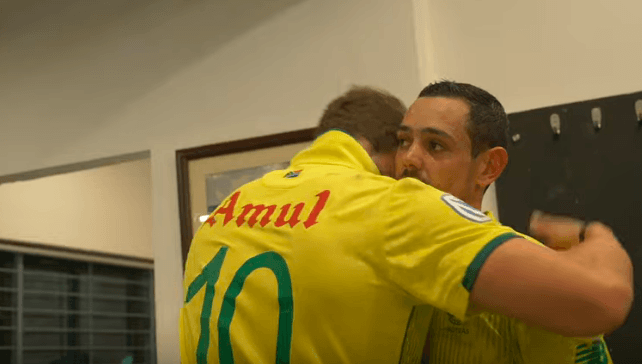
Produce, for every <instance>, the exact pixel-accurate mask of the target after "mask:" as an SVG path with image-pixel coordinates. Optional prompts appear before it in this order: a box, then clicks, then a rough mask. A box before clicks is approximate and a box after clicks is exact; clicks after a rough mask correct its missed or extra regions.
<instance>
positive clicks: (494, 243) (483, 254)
mask: <svg viewBox="0 0 642 364" xmlns="http://www.w3.org/2000/svg"><path fill="white" fill-rule="evenodd" d="M519 237H520V236H519V235H517V234H515V233H505V234H502V235H500V236H498V237H496V238H495V239H493V240H491V241H490V242H489V243H488V244H486V246H484V247H483V248H482V250H480V251H479V253H477V255H476V256H475V259H473V261H472V262H471V263H470V265H469V266H468V269H466V275H465V276H464V279H463V280H462V282H461V283H462V284H463V286H464V288H466V290H467V291H468V292H470V291H472V289H473V284H475V281H476V280H477V274H479V269H481V267H482V265H484V263H485V262H486V259H488V256H489V255H490V253H492V252H493V250H495V248H497V247H498V246H500V245H502V244H503V243H505V242H506V241H508V240H510V239H513V238H519Z"/></svg>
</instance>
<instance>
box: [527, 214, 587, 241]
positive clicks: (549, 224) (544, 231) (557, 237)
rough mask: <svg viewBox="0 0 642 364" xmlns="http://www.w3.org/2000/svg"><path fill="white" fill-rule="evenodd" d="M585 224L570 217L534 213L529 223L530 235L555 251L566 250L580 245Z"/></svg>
mask: <svg viewBox="0 0 642 364" xmlns="http://www.w3.org/2000/svg"><path fill="white" fill-rule="evenodd" d="M584 227H585V222H584V221H582V220H579V219H574V218H570V217H563V216H556V215H549V214H544V213H542V212H541V211H534V212H533V214H532V215H531V219H530V222H529V227H528V230H529V234H530V235H531V236H532V237H534V238H536V239H537V240H539V241H540V242H542V243H544V244H545V245H546V246H548V247H549V248H552V249H555V250H566V249H570V248H571V247H572V246H575V245H577V244H579V243H580V242H581V241H580V233H581V232H582V230H583V229H584Z"/></svg>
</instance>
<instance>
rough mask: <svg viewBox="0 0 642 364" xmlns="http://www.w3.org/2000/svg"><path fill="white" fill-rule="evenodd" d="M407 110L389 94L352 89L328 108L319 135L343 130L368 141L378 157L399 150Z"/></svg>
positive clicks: (362, 88) (370, 88) (322, 117)
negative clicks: (398, 137)
mask: <svg viewBox="0 0 642 364" xmlns="http://www.w3.org/2000/svg"><path fill="white" fill-rule="evenodd" d="M406 110H407V109H406V106H405V105H404V104H403V102H401V100H399V99H398V98H396V97H395V96H393V95H391V94H390V93H388V92H386V91H383V90H378V89H375V88H372V87H366V86H353V87H352V88H351V89H350V90H348V92H346V93H345V94H343V95H341V96H339V97H337V98H336V99H334V100H332V101H331V102H330V103H329V104H328V106H326V108H325V110H324V112H323V115H322V116H321V120H320V121H319V126H318V127H317V135H321V134H323V133H325V132H326V131H328V130H331V129H340V130H343V131H345V132H346V133H348V134H350V135H352V136H353V137H363V138H365V139H366V140H368V141H369V142H370V143H371V144H372V146H373V148H374V150H375V151H376V152H378V153H388V152H393V151H395V150H396V148H397V130H398V129H399V125H401V122H402V121H403V117H404V115H405V114H406Z"/></svg>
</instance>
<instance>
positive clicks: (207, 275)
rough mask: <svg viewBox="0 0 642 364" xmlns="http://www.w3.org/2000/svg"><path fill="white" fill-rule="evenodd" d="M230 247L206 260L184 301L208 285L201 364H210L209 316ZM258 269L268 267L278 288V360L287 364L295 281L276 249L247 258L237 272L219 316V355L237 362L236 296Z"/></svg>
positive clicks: (198, 358)
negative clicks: (232, 330)
mask: <svg viewBox="0 0 642 364" xmlns="http://www.w3.org/2000/svg"><path fill="white" fill-rule="evenodd" d="M227 249H228V248H227V247H223V248H221V249H220V250H219V251H218V253H216V255H215V256H214V258H212V260H211V261H210V262H209V263H207V265H206V266H205V268H203V271H202V272H201V274H199V275H198V276H197V277H196V278H195V279H194V281H192V283H191V284H190V285H189V287H188V289H187V297H185V303H187V302H189V301H190V300H191V299H192V298H193V297H194V296H195V295H196V293H198V292H199V291H200V290H201V288H203V286H206V288H205V299H204V300H203V309H202V310H201V336H200V338H199V340H198V348H197V350H196V361H197V363H198V364H207V351H208V348H209V345H210V316H211V314H212V302H213V301H214V293H215V290H214V286H215V285H216V281H218V277H219V274H220V272H221V266H222V265H223V260H225V254H227ZM259 268H268V269H270V270H271V271H272V273H274V276H275V277H276V282H277V284H278V291H279V331H278V336H277V339H276V362H277V363H278V364H282V363H283V364H285V363H289V362H290V347H291V345H292V319H293V315H294V308H293V302H292V281H291V279H290V272H289V270H288V265H287V264H286V262H285V259H283V257H281V256H280V255H279V254H278V253H275V252H266V253H262V254H259V255H257V256H255V257H252V258H250V259H248V260H247V261H246V262H245V263H244V264H243V265H242V266H241V268H239V270H238V271H236V274H234V278H233V279H232V283H230V286H229V287H228V288H227V291H225V295H224V296H223V304H222V306H221V311H220V314H219V316H218V325H217V326H218V355H219V361H220V362H221V363H226V364H227V363H230V364H232V363H234V354H233V353H232V342H231V340H230V325H231V323H232V317H233V316H234V310H235V309H236V297H237V296H238V295H239V294H240V293H241V290H242V289H243V284H244V283H245V280H246V279H247V277H248V276H249V275H250V273H252V272H254V271H255V270H257V269H259Z"/></svg>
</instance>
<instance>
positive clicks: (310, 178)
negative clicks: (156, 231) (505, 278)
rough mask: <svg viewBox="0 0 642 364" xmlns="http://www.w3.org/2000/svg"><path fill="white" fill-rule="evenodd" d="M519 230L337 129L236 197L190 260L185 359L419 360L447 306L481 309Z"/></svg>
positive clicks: (208, 225)
mask: <svg viewBox="0 0 642 364" xmlns="http://www.w3.org/2000/svg"><path fill="white" fill-rule="evenodd" d="M514 237H517V235H516V234H515V233H514V232H513V230H511V229H510V228H508V227H504V226H501V225H498V224H493V223H492V222H491V219H489V218H487V217H486V216H485V215H483V214H482V213H481V212H479V211H478V210H476V209H473V208H472V207H470V206H468V205H466V204H464V203H463V202H462V201H460V200H458V199H456V198H454V197H453V196H451V195H448V194H444V193H443V192H441V191H438V190H436V189H434V188H432V187H430V186H426V185H425V184H423V183H421V182H419V181H417V180H414V179H407V178H406V179H402V180H399V181H396V180H394V179H392V178H389V177H385V176H381V175H380V174H379V171H378V170H377V167H376V165H375V164H374V162H373V161H372V160H371V159H370V157H369V156H368V154H367V152H366V151H365V150H364V149H363V148H362V147H361V145H360V144H359V143H358V142H357V141H356V140H355V139H353V138H352V137H350V136H349V135H347V134H345V133H343V132H340V131H330V132H327V133H325V134H323V135H322V136H320V137H319V138H317V140H316V141H315V142H314V143H313V144H312V145H311V146H310V147H309V148H308V149H305V150H303V151H302V152H300V153H299V154H297V155H296V156H295V157H294V158H293V159H292V161H291V165H290V167H289V168H288V169H287V170H278V171H274V172H271V173H268V174H266V175H265V176H264V177H262V178H260V179H258V180H256V181H253V182H250V183H248V184H246V185H244V186H242V187H240V188H239V189H237V190H236V191H235V192H234V193H232V195H230V196H229V197H228V198H226V199H225V200H224V202H223V203H222V204H221V206H220V207H219V208H218V209H217V210H216V211H214V212H213V213H212V214H211V215H210V218H209V219H208V220H207V221H206V222H205V223H204V224H203V225H202V226H201V227H200V229H199V231H198V232H197V234H196V236H195V238H194V240H193V242H192V246H191V248H190V252H189V254H188V258H187V262H186V267H185V277H184V289H185V295H184V297H183V300H184V305H183V308H182V309H181V314H180V329H181V334H180V345H181V358H182V364H195V363H202V364H204V363H218V362H223V363H231V362H232V361H234V362H235V363H275V362H278V363H287V362H293V363H399V362H402V363H410V362H414V363H418V362H419V361H420V357H421V351H422V349H423V344H424V343H425V338H426V332H427V330H428V324H429V322H430V319H429V318H430V316H431V314H432V310H433V307H436V308H439V309H441V310H444V311H447V312H449V313H451V314H452V315H454V317H456V318H457V319H459V320H463V319H464V318H465V317H466V316H467V314H466V313H467V308H468V297H469V292H470V290H471V289H472V287H473V285H474V282H475V279H476V277H477V272H478V271H479V269H480V268H481V266H482V265H483V263H484V261H485V259H486V258H487V257H488V256H489V254H491V252H492V250H493V249H494V248H495V247H497V246H499V245H500V244H502V243H503V242H505V241H507V240H509V239H512V238H514Z"/></svg>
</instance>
